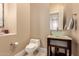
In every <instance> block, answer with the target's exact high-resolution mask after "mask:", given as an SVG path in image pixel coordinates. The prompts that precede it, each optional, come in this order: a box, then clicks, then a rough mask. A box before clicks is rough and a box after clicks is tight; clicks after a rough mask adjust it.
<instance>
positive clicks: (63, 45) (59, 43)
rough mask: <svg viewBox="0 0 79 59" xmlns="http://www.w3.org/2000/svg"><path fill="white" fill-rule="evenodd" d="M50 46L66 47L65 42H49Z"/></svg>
mask: <svg viewBox="0 0 79 59" xmlns="http://www.w3.org/2000/svg"><path fill="white" fill-rule="evenodd" d="M50 45H56V46H61V47H67V41H59V40H50Z"/></svg>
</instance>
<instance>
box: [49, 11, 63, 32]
mask: <svg viewBox="0 0 79 59" xmlns="http://www.w3.org/2000/svg"><path fill="white" fill-rule="evenodd" d="M50 30H53V31H60V30H63V10H61V11H60V10H59V11H52V12H50Z"/></svg>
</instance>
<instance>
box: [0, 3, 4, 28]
mask: <svg viewBox="0 0 79 59" xmlns="http://www.w3.org/2000/svg"><path fill="white" fill-rule="evenodd" d="M2 27H4V4H2V3H0V28H2Z"/></svg>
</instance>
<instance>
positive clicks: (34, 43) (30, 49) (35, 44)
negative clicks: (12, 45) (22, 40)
mask: <svg viewBox="0 0 79 59" xmlns="http://www.w3.org/2000/svg"><path fill="white" fill-rule="evenodd" d="M39 47H40V39H31V40H30V42H29V44H28V45H27V46H26V48H25V51H26V52H27V53H28V56H32V55H33V53H34V51H36V50H37V49H38V48H39Z"/></svg>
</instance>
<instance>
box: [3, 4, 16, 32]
mask: <svg viewBox="0 0 79 59" xmlns="http://www.w3.org/2000/svg"><path fill="white" fill-rule="evenodd" d="M16 9H17V6H16V4H4V28H5V29H8V30H9V32H10V33H16V30H17V26H16V25H17V16H16V11H17V10H16Z"/></svg>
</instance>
